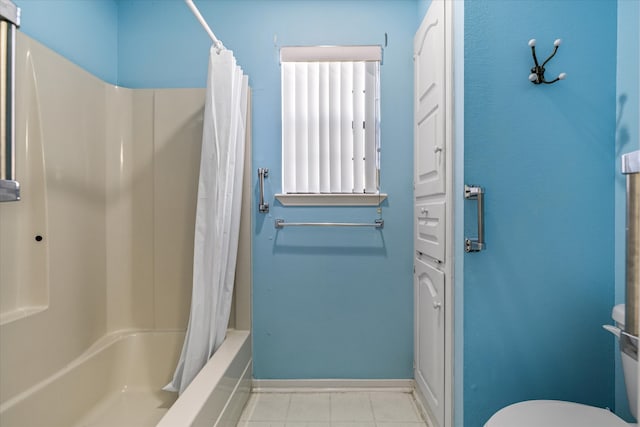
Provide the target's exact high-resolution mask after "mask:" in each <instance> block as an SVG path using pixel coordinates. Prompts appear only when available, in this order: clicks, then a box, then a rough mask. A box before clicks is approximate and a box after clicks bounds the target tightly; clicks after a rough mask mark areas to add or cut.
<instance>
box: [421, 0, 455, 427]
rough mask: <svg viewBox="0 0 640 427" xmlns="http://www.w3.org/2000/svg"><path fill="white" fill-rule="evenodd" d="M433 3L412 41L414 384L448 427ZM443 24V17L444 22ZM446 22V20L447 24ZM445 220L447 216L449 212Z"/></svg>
mask: <svg viewBox="0 0 640 427" xmlns="http://www.w3.org/2000/svg"><path fill="white" fill-rule="evenodd" d="M447 13H450V6H448V5H446V2H445V1H443V0H433V1H432V2H431V5H430V6H429V10H428V11H427V14H426V16H425V18H424V20H423V22H422V24H421V25H420V28H419V29H418V32H417V33H416V35H415V38H414V51H413V53H414V79H415V81H414V112H415V117H414V248H415V259H414V270H415V274H414V295H415V380H416V385H417V388H418V392H419V393H418V395H419V396H420V398H421V400H422V401H423V402H422V403H423V404H424V405H425V406H426V409H427V411H428V412H429V415H430V418H431V422H432V423H433V424H434V427H444V426H449V425H451V416H447V414H450V413H451V402H449V401H448V400H450V399H449V398H448V396H450V393H449V391H450V382H451V375H450V361H448V360H447V357H451V354H450V352H448V351H447V347H446V346H447V345H448V343H447V341H446V337H447V333H448V331H449V333H450V331H451V326H450V325H447V322H448V319H450V316H448V310H450V309H451V303H452V299H453V298H452V297H451V296H452V293H451V291H450V290H449V289H447V287H448V286H449V284H448V282H449V281H448V279H447V275H448V274H451V273H450V271H451V264H452V260H451V259H450V258H451V257H450V255H448V254H450V253H451V250H450V248H448V246H450V243H449V242H451V240H450V239H451V233H450V231H449V230H450V225H449V224H447V220H446V218H447V217H446V215H447V214H448V213H449V211H451V208H450V203H451V201H450V200H451V199H450V197H449V195H450V194H451V190H450V186H451V182H450V181H451V170H450V169H451V167H449V166H448V165H451V164H452V163H451V159H450V158H449V157H450V156H451V154H450V153H449V152H450V150H451V135H450V131H449V129H450V125H449V122H448V121H447V120H449V121H450V117H447V116H448V115H450V114H451V113H450V111H451V106H450V105H449V104H450V100H451V93H450V92H451V90H449V89H448V86H447V85H448V84H450V82H448V81H447V79H449V77H448V75H447V73H450V69H451V67H450V65H448V63H447V61H450V56H449V53H448V47H447V46H450V44H449V45H447V43H450V39H447V37H449V36H448V34H450V33H447V32H446V30H447V28H446V24H445V17H446V16H445V14H447ZM447 18H448V17H447ZM449 19H450V18H449ZM449 214H450V213H449Z"/></svg>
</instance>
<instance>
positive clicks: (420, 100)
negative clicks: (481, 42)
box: [414, 1, 446, 197]
mask: <svg viewBox="0 0 640 427" xmlns="http://www.w3.org/2000/svg"><path fill="white" fill-rule="evenodd" d="M443 21H444V6H443V4H442V2H440V1H434V2H432V5H431V6H430V8H429V11H428V12H427V15H426V16H425V20H424V21H423V23H422V25H421V26H420V29H419V30H418V32H417V33H416V37H415V40H414V61H415V77H414V78H415V91H416V93H415V95H414V96H415V123H416V129H415V132H416V141H415V169H414V170H415V176H414V179H415V181H414V182H415V194H416V197H420V196H423V195H432V194H444V192H445V184H446V183H445V158H444V156H445V154H446V153H445V144H444V126H445V114H444V96H445V85H444V84H445V81H444V60H443V58H444V27H443V25H442V23H443Z"/></svg>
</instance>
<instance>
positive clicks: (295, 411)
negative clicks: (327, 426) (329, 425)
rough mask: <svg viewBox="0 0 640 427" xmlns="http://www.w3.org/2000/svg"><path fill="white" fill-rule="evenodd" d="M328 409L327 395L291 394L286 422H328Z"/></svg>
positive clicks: (328, 399)
mask: <svg viewBox="0 0 640 427" xmlns="http://www.w3.org/2000/svg"><path fill="white" fill-rule="evenodd" d="M330 407H331V406H330V398H329V394H328V393H292V394H291V404H290V405H289V412H288V414H287V422H292V421H314V422H328V421H330V419H331V418H330Z"/></svg>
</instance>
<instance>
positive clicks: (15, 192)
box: [0, 0, 20, 202]
mask: <svg viewBox="0 0 640 427" xmlns="http://www.w3.org/2000/svg"><path fill="white" fill-rule="evenodd" d="M17 26H20V9H19V8H18V7H16V5H15V4H13V2H11V1H10V0H0V202H15V201H17V200H20V184H19V183H18V181H16V171H15V165H16V152H15V150H16V147H15V139H16V138H15V135H16V131H15V121H16V120H15V93H14V91H15V48H16V27H17Z"/></svg>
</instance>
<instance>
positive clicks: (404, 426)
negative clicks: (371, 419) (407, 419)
mask: <svg viewBox="0 0 640 427" xmlns="http://www.w3.org/2000/svg"><path fill="white" fill-rule="evenodd" d="M376 427H427V425H426V424H425V423H378V424H377V425H376Z"/></svg>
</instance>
